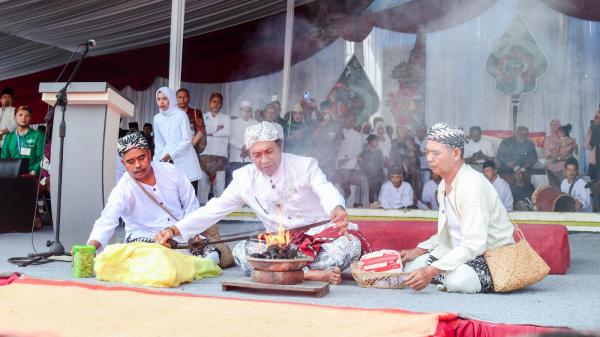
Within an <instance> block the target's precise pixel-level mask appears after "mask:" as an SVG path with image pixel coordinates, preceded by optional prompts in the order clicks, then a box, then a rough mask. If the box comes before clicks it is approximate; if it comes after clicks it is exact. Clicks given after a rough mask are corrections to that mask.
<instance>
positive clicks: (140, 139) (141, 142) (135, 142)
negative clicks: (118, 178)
mask: <svg viewBox="0 0 600 337" xmlns="http://www.w3.org/2000/svg"><path fill="white" fill-rule="evenodd" d="M133 149H150V145H149V144H148V140H147V139H146V137H144V135H142V133H140V132H132V133H128V134H126V135H125V136H123V137H121V138H119V140H118V141H117V151H118V152H119V156H120V157H123V156H124V155H125V153H127V151H129V150H133Z"/></svg>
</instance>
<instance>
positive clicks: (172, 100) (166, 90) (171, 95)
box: [155, 87, 183, 116]
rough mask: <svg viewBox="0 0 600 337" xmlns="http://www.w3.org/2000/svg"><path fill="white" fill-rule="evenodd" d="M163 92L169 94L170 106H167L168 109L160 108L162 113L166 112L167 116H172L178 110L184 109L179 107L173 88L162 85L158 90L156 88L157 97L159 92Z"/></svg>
mask: <svg viewBox="0 0 600 337" xmlns="http://www.w3.org/2000/svg"><path fill="white" fill-rule="evenodd" d="M159 92H160V93H162V94H163V95H165V96H167V99H168V100H169V107H168V108H167V110H164V111H163V110H160V108H159V109H158V111H160V112H161V113H164V114H165V115H167V116H171V115H173V114H175V113H176V112H179V111H183V110H181V109H180V108H179V106H178V105H177V96H175V92H173V90H172V89H171V88H169V87H161V88H159V89H158V90H156V95H155V98H156V97H158V93H159Z"/></svg>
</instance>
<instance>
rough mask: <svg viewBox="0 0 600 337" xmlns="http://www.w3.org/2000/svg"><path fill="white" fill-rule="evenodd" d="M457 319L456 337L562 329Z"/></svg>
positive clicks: (504, 336)
mask: <svg viewBox="0 0 600 337" xmlns="http://www.w3.org/2000/svg"><path fill="white" fill-rule="evenodd" d="M457 321H458V322H456V323H455V324H456V328H455V330H454V332H455V336H456V337H509V336H535V335H537V334H540V333H544V332H552V331H558V330H561V329H557V328H547V327H540V326H535V325H510V324H499V323H490V322H482V321H478V320H473V319H462V318H459V319H457Z"/></svg>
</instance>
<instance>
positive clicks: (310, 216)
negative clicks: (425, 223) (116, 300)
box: [156, 121, 362, 284]
mask: <svg viewBox="0 0 600 337" xmlns="http://www.w3.org/2000/svg"><path fill="white" fill-rule="evenodd" d="M244 143H245V146H246V148H247V149H248V151H249V153H250V159H251V160H252V162H253V164H251V165H247V166H244V167H242V168H240V169H238V170H236V171H234V172H233V180H232V181H231V183H230V184H229V186H227V188H226V189H225V191H224V192H223V194H222V195H221V196H220V197H217V198H213V199H211V200H210V201H209V202H208V203H207V204H206V206H204V207H202V208H199V209H198V210H196V211H195V212H193V213H192V214H190V215H188V216H186V217H185V218H184V219H183V220H181V221H179V222H177V223H176V224H175V225H171V226H170V227H168V228H167V229H165V230H163V231H161V232H160V233H159V234H158V235H156V241H157V242H159V243H161V244H166V243H167V241H168V240H169V239H171V238H173V237H174V236H181V237H182V238H183V239H187V238H189V237H191V236H193V235H195V233H198V232H202V231H203V230H205V229H206V228H208V227H209V226H211V225H212V224H214V223H216V222H218V221H219V220H221V219H223V218H224V217H225V216H226V215H227V214H229V213H231V212H233V211H235V210H236V209H238V208H239V207H242V206H243V205H244V204H245V205H248V206H249V207H250V208H252V210H253V211H254V213H255V214H256V215H257V216H258V217H259V218H260V220H261V221H262V223H263V225H264V226H265V229H266V231H267V232H275V231H277V229H278V227H279V226H280V225H281V226H282V227H283V228H284V229H286V230H292V231H293V230H294V229H303V230H305V229H306V228H307V227H308V226H313V225H311V224H314V226H315V227H312V228H310V230H308V231H307V232H306V234H307V235H309V236H311V237H312V238H315V239H318V240H319V243H320V247H319V248H316V249H315V250H314V251H313V252H312V255H315V254H316V256H315V260H314V261H313V262H312V263H311V264H309V269H308V268H307V269H305V271H304V279H305V280H318V281H327V282H329V283H331V284H340V283H341V281H342V279H341V270H343V269H345V268H346V267H348V266H349V265H350V263H351V262H352V261H356V260H357V259H358V258H359V257H360V256H361V252H362V247H361V243H362V242H361V240H359V238H358V237H357V235H358V236H360V235H359V234H358V233H357V232H354V231H351V233H352V234H348V231H347V229H348V224H349V223H348V214H347V213H346V210H345V209H344V207H343V206H342V205H343V204H344V198H342V196H341V195H340V193H339V192H338V191H337V189H336V188H335V187H334V186H333V185H332V184H331V183H330V182H328V181H327V179H326V178H325V175H324V174H323V172H321V170H320V169H319V166H318V165H317V161H316V160H315V159H313V158H308V157H301V156H296V155H293V154H289V153H283V152H282V150H281V136H280V135H279V133H278V132H277V129H276V128H275V126H274V125H273V124H272V123H269V122H266V121H263V122H261V123H259V124H257V125H254V126H250V127H248V128H246V132H245V134H244ZM323 220H325V221H323ZM318 224H322V225H319V226H317V225H318ZM350 228H351V229H357V226H356V225H355V224H350ZM295 234H296V235H294V236H295V237H299V236H300V234H301V233H295ZM344 234H346V235H344ZM256 246H257V243H254V242H251V241H245V242H241V243H240V244H238V245H237V246H236V247H235V248H234V249H233V255H234V257H235V259H236V263H238V264H239V265H240V266H241V267H242V270H243V271H244V272H245V273H249V272H250V268H251V267H250V265H249V263H248V261H247V259H246V253H249V254H250V253H254V252H256V248H257V247H256ZM303 251H304V250H303ZM249 254H248V255H249ZM308 255H311V254H308Z"/></svg>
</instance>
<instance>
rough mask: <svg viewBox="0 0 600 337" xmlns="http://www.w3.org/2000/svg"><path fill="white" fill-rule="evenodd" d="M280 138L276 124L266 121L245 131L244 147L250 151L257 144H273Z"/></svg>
mask: <svg viewBox="0 0 600 337" xmlns="http://www.w3.org/2000/svg"><path fill="white" fill-rule="evenodd" d="M280 138H281V136H280V135H279V132H278V131H277V129H276V128H275V124H273V123H271V122H266V121H263V122H260V123H258V124H256V125H252V126H249V127H247V128H246V130H245V131H244V145H245V146H246V149H248V150H250V148H251V147H252V145H254V144H256V143H257V142H273V141H276V140H277V139H280Z"/></svg>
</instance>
